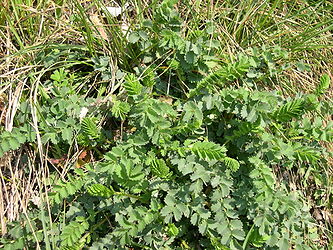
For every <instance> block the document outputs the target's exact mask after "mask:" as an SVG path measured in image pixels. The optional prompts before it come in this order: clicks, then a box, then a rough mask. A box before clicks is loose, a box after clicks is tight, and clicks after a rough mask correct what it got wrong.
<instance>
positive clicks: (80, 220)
mask: <svg viewBox="0 0 333 250" xmlns="http://www.w3.org/2000/svg"><path fill="white" fill-rule="evenodd" d="M88 228H89V224H88V222H87V221H86V220H85V218H84V217H77V218H76V220H75V221H71V222H70V223H69V224H68V225H66V226H65V227H64V228H63V230H62V233H61V235H60V239H61V246H69V247H71V246H74V245H75V244H76V243H77V242H78V241H79V240H80V239H81V236H82V234H83V233H84V232H85V231H86V230H87V229H88Z"/></svg>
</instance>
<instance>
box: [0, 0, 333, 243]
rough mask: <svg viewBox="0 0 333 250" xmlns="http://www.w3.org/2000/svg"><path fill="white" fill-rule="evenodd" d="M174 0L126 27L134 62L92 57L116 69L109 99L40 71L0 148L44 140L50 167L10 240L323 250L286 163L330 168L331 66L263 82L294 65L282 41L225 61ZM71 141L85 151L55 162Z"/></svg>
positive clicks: (104, 72) (101, 72)
mask: <svg viewBox="0 0 333 250" xmlns="http://www.w3.org/2000/svg"><path fill="white" fill-rule="evenodd" d="M174 2H175V1H164V2H163V4H162V6H161V7H162V8H160V9H158V10H156V11H155V12H154V13H153V18H152V20H145V21H144V22H143V23H142V25H140V27H139V28H137V29H135V30H133V31H132V32H131V33H130V34H128V42H129V44H128V45H127V46H128V47H129V48H130V51H131V53H133V54H135V55H137V56H136V57H135V58H133V62H135V63H137V64H138V65H134V66H135V68H134V70H133V71H132V72H124V70H119V71H118V72H117V76H115V73H114V72H112V70H114V68H112V67H111V66H110V58H109V57H106V56H100V57H98V56H96V55H94V57H93V58H91V60H90V59H89V58H88V59H86V60H87V61H85V63H86V64H87V65H88V67H90V68H91V70H94V71H95V72H96V73H97V74H98V77H100V78H101V79H102V81H104V82H105V81H108V80H110V79H111V77H113V78H114V79H113V83H116V84H115V85H114V86H118V87H117V88H115V89H113V90H114V92H115V93H113V94H117V96H116V95H112V96H109V97H108V98H105V99H104V101H105V103H101V102H102V101H101V96H102V95H103V94H104V93H105V89H106V87H105V88H104V90H103V86H102V87H100V88H99V89H100V90H101V91H98V93H94V94H91V96H90V97H87V96H88V94H87V95H84V94H82V93H80V91H79V90H78V88H77V85H76V83H77V82H78V79H77V75H75V74H73V75H72V74H68V73H67V71H66V70H64V69H57V70H54V71H53V72H52V74H51V75H50V76H48V75H47V74H45V76H43V78H41V79H42V80H41V81H42V82H41V85H40V88H39V90H38V91H39V93H40V96H38V98H39V102H38V104H36V105H35V106H32V107H31V106H29V102H28V100H25V101H22V103H21V105H20V108H19V110H18V112H17V116H16V120H15V128H13V130H12V131H11V132H2V133H1V135H0V137H1V143H0V154H1V155H2V154H5V153H6V152H8V151H10V150H15V149H18V148H19V147H20V146H22V145H26V146H27V147H32V148H33V147H36V143H35V141H36V137H39V138H38V139H39V140H40V143H41V144H42V145H46V146H47V147H48V151H47V153H48V155H47V156H46V158H47V159H48V161H49V162H50V163H51V162H53V163H54V164H53V168H51V164H49V167H50V169H51V173H50V178H48V179H44V182H45V184H44V186H43V189H41V190H40V192H41V194H40V198H41V199H40V200H37V201H36V200H35V201H34V203H33V204H31V205H30V206H29V209H28V211H26V213H25V214H24V216H22V218H21V220H20V221H16V222H14V223H11V224H9V225H8V233H7V234H6V235H4V236H3V237H2V238H1V240H0V242H1V244H2V246H3V247H4V248H6V249H22V248H24V247H25V248H27V249H30V248H36V247H37V248H41V249H57V248H60V249H129V248H132V249H133V248H134V249H141V248H143V249H249V248H257V249H290V248H291V249H312V248H317V247H318V248H319V247H320V243H321V241H320V236H319V233H322V232H321V230H319V228H318V225H317V224H316V222H315V221H314V219H313V218H312V217H311V214H310V211H309V210H310V205H311V204H310V203H309V201H307V200H306V199H305V196H304V193H303V192H302V190H298V189H297V188H292V187H291V186H290V183H292V181H293V180H291V175H290V173H294V174H296V175H299V176H301V177H302V178H304V181H305V182H306V181H307V180H309V181H310V179H315V180H316V179H320V175H321V172H323V171H325V170H326V169H327V167H328V162H327V159H328V157H331V156H332V154H331V153H330V152H327V150H326V149H325V148H324V147H322V142H332V140H333V129H332V127H333V124H332V122H331V123H326V122H324V121H323V115H326V114H330V112H331V110H332V103H331V102H329V101H327V100H324V99H322V95H323V93H324V92H325V91H326V90H327V89H328V88H329V85H330V79H329V76H328V75H323V76H322V77H321V80H320V82H319V83H318V86H317V87H316V90H315V91H313V93H310V94H302V93H298V94H297V95H295V96H293V97H289V98H286V97H284V96H282V95H281V94H280V93H279V92H277V91H264V90H262V89H263V88H262V86H265V87H267V86H268V85H269V84H271V83H275V81H276V79H277V75H278V74H282V73H283V72H284V70H286V69H289V68H292V67H293V65H287V64H283V61H284V59H286V58H287V52H286V51H284V50H282V49H280V48H278V47H274V48H265V47H263V48H252V49H249V50H246V51H244V53H239V54H238V55H237V56H234V57H232V56H226V57H225V58H231V60H227V59H226V60H225V61H224V62H223V63H222V62H221V60H219V59H217V57H216V52H217V51H218V48H219V43H218V42H216V41H215V38H216V36H215V35H214V25H213V24H212V23H211V22H207V23H206V24H205V25H204V29H203V30H202V31H199V30H196V31H195V32H192V33H189V34H187V35H186V36H185V35H184V34H183V25H182V20H181V18H180V15H179V13H177V11H175V9H174V8H173V4H174ZM136 52H137V53H136ZM76 56H78V55H77V54H76ZM220 56H221V55H220ZM62 57H64V55H62ZM129 61H130V60H129V58H127V59H126V60H124V62H129ZM124 65H125V66H124V67H126V70H128V65H127V63H126V64H125V63H124ZM146 65H149V66H146ZM77 71H78V70H77V69H76V72H77ZM44 79H47V80H44ZM78 85H79V86H80V84H79V83H78ZM82 90H83V91H82ZM86 90H87V89H85V88H84V87H83V88H81V91H82V92H84V91H86ZM102 90H103V91H104V92H103V91H102ZM87 92H89V90H87ZM90 93H91V92H90ZM95 94H96V95H95ZM96 96H97V97H96ZM34 112H35V113H34ZM32 118H34V119H32ZM324 124H325V125H324ZM36 126H37V127H38V131H37V132H38V133H36ZM73 148H75V150H76V151H80V152H83V153H85V154H86V155H88V156H87V157H86V156H83V155H79V156H78V155H77V156H73V157H72V158H77V161H76V162H73V164H72V165H71V167H70V168H69V169H64V170H59V169H60V168H61V158H62V157H63V155H64V154H67V155H66V160H67V162H70V160H69V158H70V154H73V152H75V150H74V149H73ZM50 158H53V159H52V160H51V159H50ZM93 159H95V160H93ZM56 161H57V162H58V163H59V162H60V164H58V165H57V164H56V163H55V162H56ZM67 165H70V164H67ZM57 167H58V168H59V169H58V168H57ZM52 169H54V171H52ZM56 170H57V171H59V173H58V172H57V171H56ZM66 172H67V173H66ZM64 173H66V175H65V174H64ZM325 233H326V232H325Z"/></svg>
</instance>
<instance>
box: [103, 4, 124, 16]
mask: <svg viewBox="0 0 333 250" xmlns="http://www.w3.org/2000/svg"><path fill="white" fill-rule="evenodd" d="M128 6H129V4H128V3H125V4H124V7H106V9H107V11H108V12H109V13H110V15H111V16H113V17H117V16H119V15H120V14H121V13H123V12H124V11H125V10H126V9H127V7H128Z"/></svg>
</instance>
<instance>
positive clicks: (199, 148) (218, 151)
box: [188, 141, 226, 161]
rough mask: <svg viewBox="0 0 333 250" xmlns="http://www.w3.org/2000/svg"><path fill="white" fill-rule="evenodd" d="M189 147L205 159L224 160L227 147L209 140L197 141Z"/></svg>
mask: <svg viewBox="0 0 333 250" xmlns="http://www.w3.org/2000/svg"><path fill="white" fill-rule="evenodd" d="M188 149H189V150H191V151H192V152H193V153H194V154H196V155H197V156H198V157H199V158H200V159H204V160H218V161H219V160H222V159H223V158H224V157H225V152H226V148H225V147H223V146H220V145H218V144H216V143H214V142H209V141H204V142H195V143H194V144H192V145H190V146H189V147H188Z"/></svg>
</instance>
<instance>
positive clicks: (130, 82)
mask: <svg viewBox="0 0 333 250" xmlns="http://www.w3.org/2000/svg"><path fill="white" fill-rule="evenodd" d="M124 88H125V90H126V92H127V94H128V95H129V96H137V95H140V94H141V91H142V85H141V84H140V82H139V80H138V78H137V77H136V76H135V75H134V74H127V75H126V76H125V83H124Z"/></svg>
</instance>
